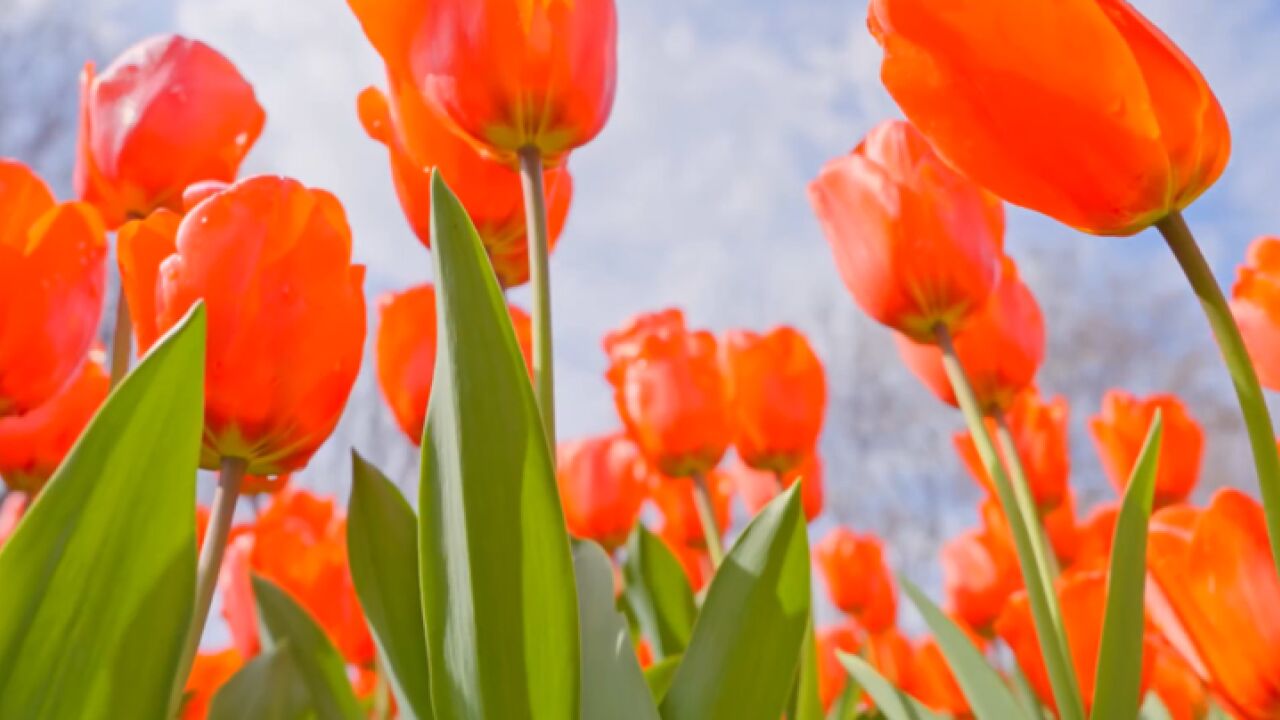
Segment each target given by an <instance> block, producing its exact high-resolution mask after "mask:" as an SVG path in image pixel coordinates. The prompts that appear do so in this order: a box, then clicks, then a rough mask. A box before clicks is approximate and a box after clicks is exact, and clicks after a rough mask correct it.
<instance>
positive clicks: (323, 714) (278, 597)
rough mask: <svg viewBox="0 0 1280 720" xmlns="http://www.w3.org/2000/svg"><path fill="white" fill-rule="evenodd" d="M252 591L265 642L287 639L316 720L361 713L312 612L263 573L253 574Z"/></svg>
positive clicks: (349, 719) (344, 669) (344, 670)
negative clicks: (263, 576)
mask: <svg viewBox="0 0 1280 720" xmlns="http://www.w3.org/2000/svg"><path fill="white" fill-rule="evenodd" d="M253 595H254V597H255V598H257V600H258V616H259V618H260V619H261V621H262V626H263V628H264V629H265V640H266V644H267V645H268V646H272V645H275V644H280V643H284V642H285V641H288V649H289V659H290V660H291V661H292V665H293V667H294V669H295V670H296V671H297V675H298V677H299V678H300V679H301V680H302V683H303V685H305V686H306V689H307V697H308V702H309V704H310V707H311V708H312V710H313V711H314V712H315V716H316V718H317V719H318V720H354V719H355V718H360V717H363V714H362V711H361V709H360V703H359V702H358V701H357V700H356V696H355V694H354V693H353V692H352V690H351V681H350V680H348V679H347V666H346V661H344V660H343V659H342V656H341V655H340V654H338V650H337V649H336V648H334V647H333V643H331V642H329V638H328V636H326V635H325V634H324V630H322V629H321V628H320V626H319V625H317V624H316V621H315V620H313V619H312V618H311V615H310V614H309V613H308V612H307V611H306V610H304V609H303V608H302V607H301V606H299V605H298V603H296V602H294V600H293V598H291V597H289V594H288V593H286V592H285V591H284V590H282V589H281V588H280V586H278V585H276V584H275V583H273V582H271V581H270V580H267V579H265V578H262V577H258V576H254V578H253Z"/></svg>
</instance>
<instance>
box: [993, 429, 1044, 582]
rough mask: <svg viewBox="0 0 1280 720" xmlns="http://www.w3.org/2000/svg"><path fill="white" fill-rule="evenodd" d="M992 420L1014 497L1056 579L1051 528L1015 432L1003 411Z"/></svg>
mask: <svg viewBox="0 0 1280 720" xmlns="http://www.w3.org/2000/svg"><path fill="white" fill-rule="evenodd" d="M992 417H993V418H994V419H995V421H996V441H997V442H998V443H1000V454H1001V455H1002V456H1003V460H1004V462H1005V464H1006V465H1007V466H1008V468H1009V477H1010V479H1011V480H1012V485H1013V495H1014V498H1015V499H1016V500H1017V501H1018V511H1019V512H1021V513H1022V517H1023V519H1024V520H1025V521H1026V523H1027V524H1028V525H1030V526H1032V529H1033V530H1034V532H1035V534H1036V539H1037V540H1039V544H1040V547H1038V548H1036V551H1037V552H1038V554H1039V558H1038V559H1039V560H1040V561H1041V562H1042V563H1043V565H1044V568H1045V570H1046V571H1047V572H1048V573H1049V579H1050V580H1054V579H1056V578H1057V577H1058V558H1057V557H1056V556H1055V555H1054V553H1053V543H1052V542H1050V540H1049V529H1048V528H1047V527H1045V524H1044V523H1043V522H1041V518H1040V508H1039V507H1038V506H1037V505H1036V500H1035V495H1034V494H1033V493H1032V492H1031V482H1030V481H1029V480H1028V479H1027V471H1026V468H1025V467H1024V466H1023V464H1022V457H1021V456H1020V455H1018V446H1017V444H1016V443H1015V442H1014V441H1013V430H1012V429H1011V428H1010V427H1009V419H1008V416H1007V415H1005V413H1004V411H1003V410H997V411H995V412H994V413H992Z"/></svg>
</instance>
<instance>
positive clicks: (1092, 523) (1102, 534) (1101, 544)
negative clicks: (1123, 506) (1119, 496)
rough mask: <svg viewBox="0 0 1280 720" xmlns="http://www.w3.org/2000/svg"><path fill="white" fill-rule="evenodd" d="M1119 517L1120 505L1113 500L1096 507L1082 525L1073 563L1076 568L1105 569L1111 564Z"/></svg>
mask: <svg viewBox="0 0 1280 720" xmlns="http://www.w3.org/2000/svg"><path fill="white" fill-rule="evenodd" d="M1119 516H1120V503H1119V501H1114V500H1113V501H1111V502H1107V503H1103V504H1101V505H1099V506H1097V507H1095V508H1094V509H1093V511H1092V512H1090V513H1089V516H1088V517H1086V518H1085V519H1084V522H1082V523H1080V527H1079V531H1078V532H1077V534H1076V537H1077V540H1076V553H1075V558H1074V559H1073V561H1072V562H1073V563H1074V565H1075V566H1076V567H1080V568H1085V567H1089V568H1095V569H1099V568H1102V569H1105V568H1106V567H1107V566H1108V565H1109V564H1110V563H1111V545H1112V542H1113V541H1114V539H1115V534H1116V520H1117V519H1118V518H1119Z"/></svg>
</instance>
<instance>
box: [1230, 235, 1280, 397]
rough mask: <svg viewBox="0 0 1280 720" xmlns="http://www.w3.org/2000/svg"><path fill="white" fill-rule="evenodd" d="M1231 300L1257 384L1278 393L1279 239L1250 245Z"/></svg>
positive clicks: (1238, 272)
mask: <svg viewBox="0 0 1280 720" xmlns="http://www.w3.org/2000/svg"><path fill="white" fill-rule="evenodd" d="M1231 298H1232V300H1231V313H1232V314H1233V315H1235V318H1236V324H1238V325H1239V326H1240V334H1241V335H1242V336H1243V337H1244V342H1245V345H1246V346H1247V347H1248V349H1249V356H1250V358H1251V359H1252V360H1253V366H1254V368H1256V369H1257V371H1258V380H1259V381H1260V382H1261V383H1262V384H1263V385H1265V386H1266V387H1268V388H1270V389H1271V390H1280V237H1262V238H1258V239H1257V240H1254V241H1253V243H1252V244H1251V245H1249V253H1248V255H1247V257H1246V258H1245V262H1244V264H1243V265H1241V266H1240V268H1239V270H1238V271H1237V277H1236V284H1235V286H1234V287H1233V288H1232V290H1231Z"/></svg>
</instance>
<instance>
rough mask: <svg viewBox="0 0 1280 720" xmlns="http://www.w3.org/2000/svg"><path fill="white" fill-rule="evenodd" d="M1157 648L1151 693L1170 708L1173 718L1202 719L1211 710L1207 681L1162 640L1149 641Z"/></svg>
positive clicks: (1185, 719) (1150, 648)
mask: <svg viewBox="0 0 1280 720" xmlns="http://www.w3.org/2000/svg"><path fill="white" fill-rule="evenodd" d="M1147 649H1148V650H1153V649H1154V650H1155V657H1154V658H1152V666H1151V692H1153V693H1155V694H1156V695H1158V696H1160V701H1161V702H1162V703H1164V707H1165V709H1166V710H1168V711H1169V717H1170V719H1171V720H1201V719H1202V718H1204V717H1206V716H1207V715H1208V713H1209V694H1208V692H1207V691H1206V690H1205V686H1204V682H1203V681H1202V680H1201V679H1200V678H1199V677H1198V676H1197V675H1196V674H1195V672H1194V671H1193V670H1192V669H1191V668H1190V666H1188V665H1187V663H1186V661H1184V660H1183V659H1182V658H1181V657H1179V655H1178V653H1177V652H1176V651H1175V650H1174V649H1173V648H1171V647H1169V646H1167V645H1165V644H1163V643H1150V644H1148V645H1147Z"/></svg>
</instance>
